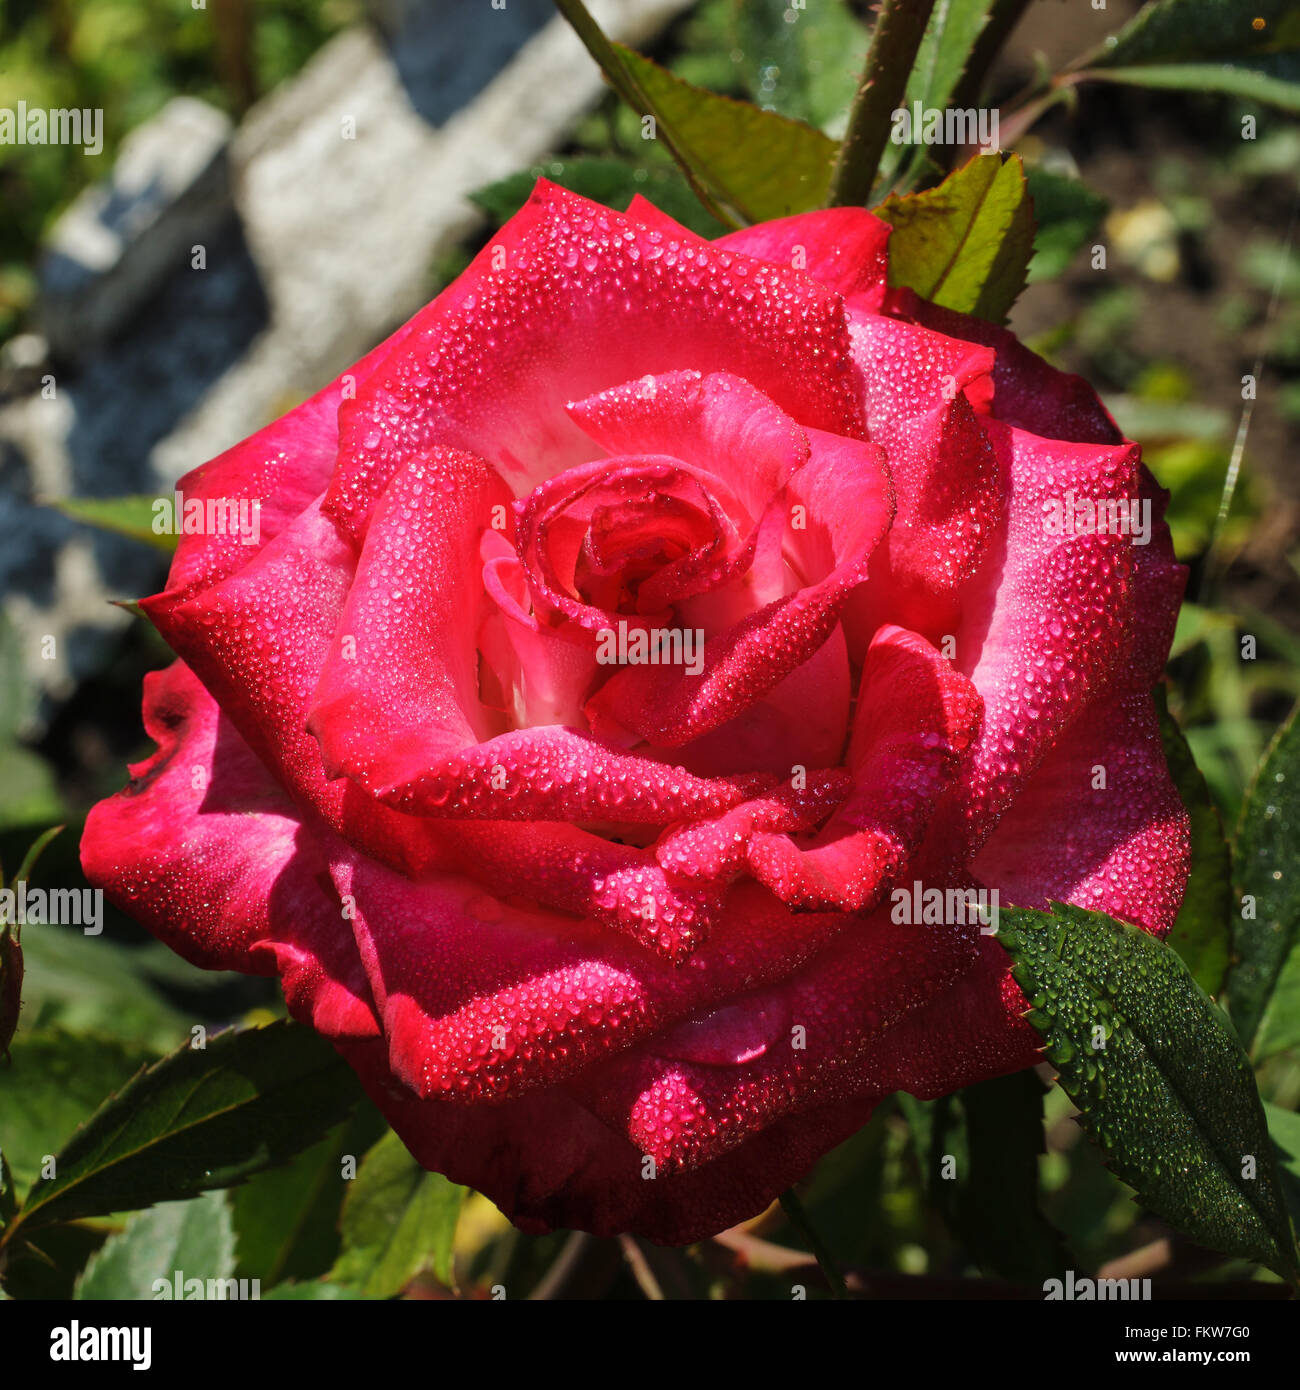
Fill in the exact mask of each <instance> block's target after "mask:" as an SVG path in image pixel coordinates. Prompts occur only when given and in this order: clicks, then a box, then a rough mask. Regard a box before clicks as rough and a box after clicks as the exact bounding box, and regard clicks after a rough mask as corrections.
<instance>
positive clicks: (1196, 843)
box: [1156, 686, 1235, 997]
mask: <svg viewBox="0 0 1300 1390" xmlns="http://www.w3.org/2000/svg"><path fill="white" fill-rule="evenodd" d="M1156 717H1157V719H1158V720H1159V721H1160V738H1161V741H1162V742H1163V743H1164V748H1165V760H1166V761H1167V762H1168V764H1169V775H1170V776H1171V777H1172V778H1173V779H1174V786H1175V787H1176V788H1177V789H1178V795H1179V797H1180V798H1181V800H1182V803H1183V806H1184V807H1185V808H1186V810H1187V815H1188V817H1189V819H1190V832H1191V849H1192V871H1191V875H1190V877H1189V878H1188V880H1187V891H1186V892H1185V893H1184V894H1183V902H1182V906H1181V907H1180V908H1179V909H1178V918H1177V920H1176V921H1175V922H1174V927H1173V930H1172V931H1171V932H1170V933H1169V944H1170V945H1171V946H1172V947H1173V948H1174V949H1175V950H1176V951H1177V952H1178V954H1179V955H1180V956H1182V958H1183V960H1185V961H1186V962H1187V968H1188V969H1189V970H1190V971H1191V972H1192V976H1193V978H1194V979H1195V980H1196V983H1197V984H1198V985H1200V987H1201V988H1202V989H1203V990H1204V991H1205V992H1206V994H1208V995H1210V996H1211V997H1213V996H1214V995H1217V994H1218V992H1219V990H1220V989H1221V988H1222V987H1223V977H1224V975H1225V974H1226V973H1227V970H1228V960H1229V957H1230V955H1231V953H1232V927H1231V922H1232V918H1233V907H1234V901H1235V900H1234V898H1233V895H1232V857H1231V855H1230V854H1229V852H1228V841H1227V837H1226V836H1225V835H1224V833H1223V822H1222V821H1221V820H1220V819H1219V812H1218V808H1217V807H1216V806H1215V804H1214V802H1213V800H1212V799H1211V797H1210V789H1209V787H1208V786H1206V783H1205V778H1204V777H1202V776H1201V772H1200V769H1199V768H1198V767H1197V766H1196V761H1195V759H1194V758H1193V757H1192V750H1191V749H1190V748H1189V747H1188V746H1187V740H1186V739H1185V738H1184V737H1183V731H1182V730H1181V729H1180V728H1179V727H1178V724H1177V723H1176V722H1175V720H1174V717H1173V715H1171V714H1170V713H1169V705H1168V702H1167V700H1166V696H1165V690H1164V687H1163V686H1157V687H1156Z"/></svg>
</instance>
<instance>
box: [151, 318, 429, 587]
mask: <svg viewBox="0 0 1300 1390" xmlns="http://www.w3.org/2000/svg"><path fill="white" fill-rule="evenodd" d="M406 331H407V325H403V327H401V328H399V329H398V330H397V332H396V333H394V334H393V335H392V336H391V337H390V338H388V339H387V341H385V342H382V343H380V344H379V346H378V347H376V348H374V349H372V350H371V351H370V352H369V353H367V354H366V356H365V357H363V358H362V359H361V361H360V362H358V363H357V364H356V365H355V366H353V367H349V368H348V370H347V371H346V372H344V373H342V375H340V376H339V377H338V378H337V380H335V381H332V382H331V383H330V384H329V385H328V386H326V387H325V388H324V389H323V390H321V391H317V393H316V394H315V395H314V396H312V397H311V398H310V399H308V400H305V401H304V402H303V403H302V404H301V405H300V406H297V407H296V408H295V409H293V410H290V411H289V412H288V413H287V414H285V415H281V416H280V418H279V419H278V420H274V421H272V423H271V424H269V425H267V426H266V428H265V429H261V430H259V431H258V432H257V433H256V434H252V435H249V437H248V438H247V439H244V440H241V441H240V443H238V444H236V445H234V446H233V447H232V448H230V449H227V450H226V451H225V453H223V454H218V455H217V456H216V458H213V459H209V460H208V461H207V463H202V464H200V465H199V466H198V467H197V468H195V469H192V470H191V471H190V472H189V473H187V474H186V475H185V476H184V477H183V478H182V479H181V480H180V482H178V483H177V484H176V489H177V491H178V492H180V493H181V494H182V495H183V496H184V497H185V498H186V499H187V500H190V499H197V500H199V501H202V502H204V503H205V507H206V503H207V501H208V500H209V499H213V500H216V501H239V500H247V501H250V502H252V501H256V502H257V503H258V505H259V519H258V530H259V536H258V544H257V545H256V546H250V545H247V544H245V543H244V541H243V538H242V537H241V536H240V535H239V534H238V533H237V532H236V531H234V530H231V529H220V530H210V529H208V528H207V527H206V526H205V527H204V528H203V529H202V530H200V531H197V532H191V533H189V534H186V533H184V532H182V534H181V536H180V539H179V542H178V544H177V547H176V557H175V559H174V560H173V561H172V567H171V572H170V573H169V574H168V576H167V592H168V593H169V594H171V595H173V596H179V595H182V594H192V593H195V592H197V591H198V590H200V589H205V588H207V587H208V586H209V585H211V584H215V583H216V582H217V581H218V580H220V579H224V578H225V577H226V576H227V575H229V574H233V573H234V572H235V571H236V570H238V569H242V568H243V567H244V565H246V564H247V563H248V562H249V560H251V559H252V558H253V556H254V555H256V554H257V552H258V550H259V549H261V547H262V546H264V545H265V544H266V543H267V542H268V541H270V540H272V539H274V538H275V537H276V536H278V535H279V534H280V532H281V531H283V530H284V529H285V527H286V526H288V525H290V524H291V523H292V522H293V520H294V518H296V517H297V516H298V515H299V514H300V513H301V512H303V511H305V510H306V509H307V508H308V507H309V506H310V505H311V503H312V502H313V501H314V500H315V499H316V498H317V497H319V496H320V495H321V493H322V492H324V490H325V488H326V486H327V485H328V483H329V480H330V474H331V473H332V472H333V470H334V464H335V461H336V459H337V457H338V442H339V423H338V414H339V404H340V402H341V401H342V400H343V397H344V390H345V388H346V389H347V390H348V391H355V389H356V386H357V383H358V382H363V381H366V380H368V379H369V377H370V373H371V371H372V369H373V368H374V366H375V364H376V363H377V362H379V361H380V360H382V359H383V358H384V357H386V356H387V355H388V353H389V352H391V351H392V349H393V348H394V347H395V346H396V345H397V344H398V343H399V342H400V341H401V339H402V337H403V336H404V335H405V333H406Z"/></svg>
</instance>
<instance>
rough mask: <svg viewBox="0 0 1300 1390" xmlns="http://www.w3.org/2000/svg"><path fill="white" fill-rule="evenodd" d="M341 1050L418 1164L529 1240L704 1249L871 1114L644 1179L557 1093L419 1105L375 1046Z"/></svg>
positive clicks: (797, 1130)
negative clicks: (628, 1237)
mask: <svg viewBox="0 0 1300 1390" xmlns="http://www.w3.org/2000/svg"><path fill="white" fill-rule="evenodd" d="M339 1050H340V1051H341V1052H342V1053H343V1055H344V1056H345V1057H346V1058H347V1060H348V1061H349V1062H350V1063H351V1065H352V1066H353V1067H354V1068H355V1069H356V1071H357V1073H358V1075H359V1076H360V1077H361V1081H362V1084H363V1085H364V1086H365V1088H366V1090H367V1091H368V1092H369V1094H370V1097H371V1099H372V1100H373V1101H374V1102H375V1104H376V1105H378V1106H379V1107H380V1109H381V1110H383V1112H384V1114H385V1116H386V1117H387V1119H388V1121H389V1123H390V1124H391V1125H392V1126H393V1128H394V1129H395V1130H396V1131H397V1132H398V1134H399V1135H401V1137H402V1141H403V1143H405V1144H406V1146H407V1147H408V1148H409V1149H410V1150H411V1152H412V1153H413V1154H414V1155H415V1157H416V1158H417V1159H418V1160H419V1162H420V1163H422V1164H423V1165H424V1166H425V1167H426V1168H431V1169H433V1170H434V1171H436V1172H440V1173H446V1174H447V1175H448V1176H449V1177H450V1178H451V1179H452V1180H453V1181H454V1182H462V1183H467V1184H471V1185H472V1186H474V1187H475V1188H476V1189H477V1190H478V1191H480V1192H482V1193H484V1194H485V1195H486V1196H488V1197H490V1198H491V1200H492V1201H493V1202H495V1203H496V1205H497V1206H498V1207H500V1208H501V1210H502V1211H503V1212H505V1213H506V1214H507V1215H508V1216H509V1217H510V1219H511V1220H512V1221H514V1222H515V1224H516V1225H517V1226H519V1227H521V1228H522V1229H523V1230H525V1231H534V1232H542V1231H548V1230H552V1229H554V1228H555V1227H557V1226H560V1227H576V1228H577V1229H579V1230H584V1231H594V1232H595V1233H596V1234H597V1235H615V1234H618V1233H619V1232H622V1231H636V1232H638V1233H640V1234H642V1235H645V1236H646V1237H648V1238H649V1239H650V1240H653V1241H657V1242H659V1243H661V1244H664V1245H683V1244H687V1243H689V1242H691V1241H695V1240H700V1239H702V1238H704V1237H705V1236H709V1235H712V1234H714V1233H715V1232H717V1231H721V1230H724V1229H726V1227H728V1226H732V1225H734V1224H735V1223H736V1222H737V1221H741V1220H744V1219H745V1218H746V1217H749V1216H756V1215H757V1214H758V1213H759V1212H761V1211H762V1210H763V1209H764V1208H765V1207H766V1206H768V1205H769V1204H770V1202H771V1200H772V1198H773V1197H774V1196H775V1194H776V1193H777V1192H780V1191H784V1190H785V1188H786V1187H788V1186H789V1185H790V1184H791V1183H792V1182H794V1181H795V1180H796V1179H797V1178H798V1177H800V1176H801V1175H802V1174H803V1173H806V1172H807V1170H808V1168H809V1166H810V1165H811V1164H812V1163H813V1161H814V1160H815V1159H817V1158H818V1157H820V1155H822V1154H823V1153H825V1152H826V1151H827V1150H828V1149H830V1148H832V1147H833V1146H834V1145H836V1144H838V1143H840V1142H841V1141H842V1140H844V1139H847V1138H848V1137H849V1135H851V1134H852V1133H854V1131H855V1130H857V1129H859V1128H861V1126H862V1125H864V1124H865V1123H866V1122H867V1120H868V1119H869V1118H870V1116H871V1103H870V1102H864V1101H861V1100H858V1101H853V1102H849V1103H847V1104H840V1105H825V1106H818V1107H816V1108H814V1109H811V1110H808V1111H805V1112H803V1113H802V1114H800V1115H799V1116H797V1117H795V1118H794V1119H792V1120H791V1121H789V1122H778V1123H776V1124H773V1125H771V1126H770V1127H769V1128H768V1129H766V1130H764V1131H763V1133H761V1134H759V1135H757V1136H756V1137H755V1138H754V1139H752V1140H751V1141H750V1142H749V1143H748V1144H746V1145H745V1146H744V1147H743V1148H742V1149H740V1150H738V1151H737V1152H736V1153H735V1154H727V1155H724V1156H723V1157H722V1158H720V1159H719V1160H718V1162H717V1163H713V1164H710V1165H709V1166H708V1167H706V1168H702V1169H699V1170H698V1171H695V1172H682V1173H670V1174H665V1175H664V1176H663V1177H660V1178H656V1179H655V1181H653V1182H648V1181H646V1179H645V1178H644V1176H643V1173H644V1157H643V1155H642V1153H641V1151H640V1150H639V1149H638V1148H637V1147H636V1146H635V1145H634V1144H632V1143H630V1142H629V1141H628V1140H627V1139H625V1138H622V1137H621V1136H620V1135H618V1134H617V1133H615V1132H614V1131H613V1130H611V1129H610V1128H609V1127H608V1126H606V1125H604V1124H602V1123H601V1122H600V1121H599V1120H597V1119H596V1118H595V1116H593V1115H592V1113H591V1112H590V1111H589V1110H588V1109H586V1108H585V1107H584V1106H583V1105H581V1104H579V1103H578V1102H577V1101H576V1100H574V1099H573V1098H572V1097H571V1096H570V1095H568V1094H567V1093H566V1092H565V1091H563V1090H562V1089H559V1088H553V1089H551V1090H548V1091H542V1092H534V1093H532V1094H530V1095H527V1096H523V1097H521V1098H520V1099H519V1100H514V1101H507V1102H505V1103H504V1104H500V1105H479V1106H464V1105H455V1104H451V1103H448V1102H446V1101H434V1100H425V1101H422V1100H417V1099H416V1098H415V1097H413V1096H412V1095H411V1093H410V1092H409V1091H407V1090H406V1089H405V1088H404V1087H401V1086H399V1085H397V1084H396V1083H395V1082H394V1081H393V1079H392V1074H391V1073H390V1072H389V1070H388V1067H387V1065H386V1062H385V1059H384V1053H383V1050H382V1047H381V1046H380V1045H379V1044H377V1043H373V1042H372V1043H359V1044H358V1043H352V1044H345V1045H343V1046H341V1047H340V1049H339Z"/></svg>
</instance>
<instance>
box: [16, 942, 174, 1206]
mask: <svg viewBox="0 0 1300 1390" xmlns="http://www.w3.org/2000/svg"><path fill="white" fill-rule="evenodd" d="M27 935H28V937H29V939H30V938H33V937H35V935H36V932H35V931H34V930H29V931H28V933H27ZM10 1053H11V1057H12V1061H11V1062H10V1064H9V1065H8V1066H3V1065H0V1148H3V1150H4V1153H5V1158H6V1159H7V1161H8V1163H9V1166H10V1167H11V1169H12V1170H13V1176H14V1182H15V1184H16V1185H17V1186H18V1187H21V1188H24V1189H25V1188H27V1187H28V1186H30V1184H31V1183H33V1182H35V1180H36V1176H37V1174H38V1173H39V1172H40V1169H41V1162H42V1160H43V1159H44V1157H45V1155H46V1154H55V1153H57V1152H58V1150H59V1145H60V1144H62V1143H63V1142H64V1141H65V1140H66V1139H67V1138H68V1137H69V1136H70V1135H71V1134H72V1132H73V1130H74V1129H76V1127H77V1126H78V1125H79V1124H81V1123H82V1121H84V1120H85V1119H86V1118H87V1117H88V1116H89V1115H91V1114H93V1113H94V1111H95V1109H96V1107H97V1106H98V1105H99V1103H100V1102H101V1101H102V1100H103V1099H104V1097H105V1096H106V1095H108V1094H109V1093H110V1092H112V1091H115V1090H117V1089H118V1088H119V1087H120V1086H123V1085H124V1084H125V1083H126V1082H127V1081H128V1080H129V1079H130V1078H131V1077H132V1076H134V1075H135V1074H136V1072H138V1071H139V1070H140V1069H141V1068H142V1067H144V1066H145V1065H146V1064H147V1063H149V1062H151V1061H153V1059H154V1057H155V1055H156V1054H154V1053H153V1052H151V1051H150V1050H149V1049H148V1048H147V1047H144V1046H143V1045H141V1044H139V1043H129V1042H124V1041H121V1040H119V1039H116V1038H105V1037H87V1036H85V1035H80V1036H74V1035H73V1034H71V1033H67V1032H64V1031H63V1030H62V1029H60V1028H50V1029H42V1030H40V1031H38V1032H33V1033H19V1034H18V1036H17V1037H16V1038H15V1039H14V1042H13V1045H12V1047H11V1049H10Z"/></svg>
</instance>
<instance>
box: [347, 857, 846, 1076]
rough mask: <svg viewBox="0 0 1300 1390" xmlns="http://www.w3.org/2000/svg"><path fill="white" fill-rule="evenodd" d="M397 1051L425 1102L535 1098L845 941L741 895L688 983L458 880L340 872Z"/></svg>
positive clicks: (624, 947)
mask: <svg viewBox="0 0 1300 1390" xmlns="http://www.w3.org/2000/svg"><path fill="white" fill-rule="evenodd" d="M335 880H336V886H337V888H338V891H339V894H340V895H341V896H342V895H347V896H348V897H349V898H350V899H352V900H353V901H354V902H355V904H356V907H355V913H354V917H353V923H352V925H353V929H354V931H355V933H356V938H357V944H358V948H359V949H360V952H361V956H362V958H363V960H364V961H365V965H366V969H367V971H368V973H369V978H370V983H371V987H372V989H373V991H374V995H375V999H376V1002H377V1004H378V1005H379V1009H380V1016H381V1018H382V1021H383V1028H384V1032H385V1034H386V1036H387V1038H388V1046H389V1050H390V1054H391V1063H392V1067H393V1070H394V1071H395V1072H396V1074H397V1075H398V1076H399V1077H400V1078H401V1079H402V1081H403V1082H404V1083H405V1084H406V1085H408V1086H410V1087H411V1088H412V1089H413V1090H415V1091H416V1092H418V1093H419V1094H420V1095H423V1096H444V1097H446V1098H448V1099H452V1100H458V1101H462V1102H464V1101H471V1100H482V1099H484V1098H493V1097H500V1096H503V1095H507V1094H509V1095H520V1094H523V1093H524V1092H525V1091H529V1090H532V1089H535V1088H537V1087H539V1086H543V1085H548V1084H553V1083H554V1082H556V1081H558V1080H561V1079H563V1078H564V1077H567V1076H571V1075H573V1074H574V1073H575V1072H576V1071H578V1070H580V1069H581V1068H582V1067H584V1066H587V1065H589V1064H590V1063H591V1061H592V1060H593V1059H595V1058H597V1057H601V1056H604V1055H607V1054H609V1053H611V1052H617V1051H621V1050H623V1049H624V1048H627V1047H629V1046H631V1045H632V1043H633V1042H635V1041H636V1040H637V1039H639V1038H643V1037H645V1036H646V1035H647V1034H648V1033H651V1032H653V1031H655V1030H657V1029H660V1028H662V1027H664V1026H666V1025H668V1024H671V1023H675V1022H677V1021H678V1020H680V1019H684V1018H686V1017H689V1016H691V1015H692V1014H695V1013H698V1012H700V1011H706V1012H707V1011H708V1010H709V1009H711V1008H713V1007H714V1006H715V1005H717V1004H719V1003H720V1002H722V1001H723V1000H725V999H727V998H729V997H731V996H733V995H735V994H737V993H738V992H740V991H742V990H746V989H750V988H753V987H756V986H758V985H760V984H773V983H776V982H777V981H779V980H781V979H783V978H785V977H786V976H787V975H788V974H789V972H790V971H791V970H793V969H795V968H797V966H798V965H800V964H802V963H803V962H805V961H807V960H809V959H810V958H811V957H812V956H813V955H814V954H815V953H816V951H817V950H819V949H820V948H821V947H822V946H824V945H825V944H826V942H827V941H828V940H829V939H830V938H831V937H832V936H833V935H834V934H836V933H837V932H839V931H840V930H841V929H842V928H843V927H844V925H845V921H844V919H843V918H842V917H839V916H837V915H835V914H831V913H825V914H820V913H807V914H803V915H801V916H797V917H796V916H794V915H792V914H791V913H790V912H788V911H787V910H786V909H785V908H783V907H781V905H780V904H779V903H777V902H775V900H774V899H773V898H772V897H771V895H770V894H768V893H765V892H764V891H763V890H762V889H760V888H758V887H757V886H756V885H754V884H752V883H751V884H745V885H741V886H738V887H737V889H736V890H735V891H734V892H733V894H732V896H731V898H730V899H729V900H728V904H727V912H726V914H725V916H724V917H723V918H722V920H720V921H719V922H717V923H716V924H715V926H714V930H713V934H712V936H711V937H710V939H709V940H708V941H707V942H706V943H704V944H703V945H702V946H701V947H700V948H699V949H698V950H697V951H696V952H695V954H694V955H693V956H692V957H691V959H690V962H689V964H688V965H687V966H684V967H674V966H673V965H671V964H669V963H668V962H666V961H664V960H660V959H657V958H656V957H655V956H654V955H653V954H651V953H650V952H648V951H645V950H643V949H641V948H639V947H637V946H636V945H634V944H633V943H630V942H627V941H624V940H623V939H621V938H620V937H618V936H617V935H615V934H613V933H611V932H610V931H608V930H607V929H606V928H604V927H600V926H597V925H596V924H595V923H592V922H582V921H575V920H574V919H573V917H572V916H562V915H557V914H554V913H548V912H543V911H540V910H526V909H523V908H517V907H512V906H511V905H509V904H508V903H504V902H500V901H498V899H497V898H496V897H494V896H489V895H488V894H486V893H485V892H484V891H483V889H482V887H481V886H480V885H479V884H477V883H475V882H471V881H469V880H461V879H456V878H452V877H450V876H443V877H440V878H439V879H438V880H436V881H434V882H430V883H421V884H413V883H411V882H410V881H409V880H407V879H404V878H402V877H401V876H400V875H397V874H393V873H391V872H389V871H388V870H386V869H384V868H382V867H381V866H379V865H377V864H375V863H373V862H372V861H369V860H365V859H353V860H352V861H350V862H347V863H343V864H340V865H338V866H337V867H336V869H335Z"/></svg>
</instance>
